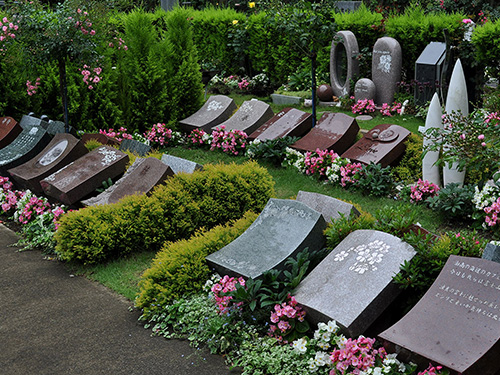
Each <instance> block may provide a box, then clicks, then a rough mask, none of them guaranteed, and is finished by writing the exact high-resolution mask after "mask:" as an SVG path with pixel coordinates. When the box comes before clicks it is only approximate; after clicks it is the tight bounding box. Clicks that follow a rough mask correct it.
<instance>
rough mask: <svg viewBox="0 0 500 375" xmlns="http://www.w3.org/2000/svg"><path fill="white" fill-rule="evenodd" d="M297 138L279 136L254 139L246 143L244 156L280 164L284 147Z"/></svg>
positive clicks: (283, 156) (283, 154) (284, 150)
mask: <svg viewBox="0 0 500 375" xmlns="http://www.w3.org/2000/svg"><path fill="white" fill-rule="evenodd" d="M298 140H299V138H298V137H281V138H276V139H268V140H265V141H260V140H258V139H256V140H254V141H252V142H250V143H249V144H248V146H247V152H246V156H248V157H249V158H251V159H265V160H267V161H269V162H271V163H273V164H274V165H280V164H281V163H282V162H283V160H284V158H285V156H286V148H287V147H288V146H290V145H291V144H293V143H295V142H297V141H298Z"/></svg>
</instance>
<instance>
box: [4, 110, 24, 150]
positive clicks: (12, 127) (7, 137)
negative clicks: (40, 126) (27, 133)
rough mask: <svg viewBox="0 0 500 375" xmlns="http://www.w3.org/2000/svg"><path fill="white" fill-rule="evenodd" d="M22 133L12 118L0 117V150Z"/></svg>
mask: <svg viewBox="0 0 500 375" xmlns="http://www.w3.org/2000/svg"><path fill="white" fill-rule="evenodd" d="M22 131H23V128H22V127H21V125H19V124H18V123H17V121H16V120H14V119H13V118H12V117H0V148H4V147H5V146H7V145H8V144H10V143H11V142H12V141H13V140H14V139H16V138H17V136H18V135H19V134H21V132H22Z"/></svg>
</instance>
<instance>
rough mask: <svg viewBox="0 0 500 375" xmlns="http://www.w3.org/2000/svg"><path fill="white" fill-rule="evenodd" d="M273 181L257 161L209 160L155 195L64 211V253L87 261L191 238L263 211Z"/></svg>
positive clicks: (60, 233)
mask: <svg viewBox="0 0 500 375" xmlns="http://www.w3.org/2000/svg"><path fill="white" fill-rule="evenodd" d="M273 184H274V181H273V180H272V177H271V176H270V175H269V174H268V172H267V170H266V169H264V168H262V167H260V166H259V165H258V164H257V163H256V162H248V163H245V164H243V165H236V164H227V165H222V164H219V165H206V166H205V170H204V171H201V172H195V173H193V174H179V175H176V176H175V177H173V178H171V179H169V180H168V181H167V183H166V184H165V185H162V186H159V187H157V188H156V189H155V190H154V191H153V193H152V194H151V195H150V196H145V195H133V196H130V197H126V198H124V199H122V200H121V201H120V202H118V203H115V204H111V205H106V206H97V207H87V208H84V209H81V210H79V211H73V212H70V213H68V214H67V215H64V218H63V219H62V220H61V225H60V227H59V229H58V230H57V232H56V234H55V239H56V242H57V245H56V252H57V253H58V254H59V255H60V257H61V259H63V260H67V261H77V262H81V263H84V264H92V263H97V262H102V261H105V260H107V259H110V258H114V257H118V256H123V255H125V254H128V253H131V252H136V251H141V250H150V251H156V250H158V249H159V248H160V247H161V246H162V245H163V244H164V243H165V242H166V241H175V240H179V239H183V238H189V237H190V236H191V235H192V234H193V233H195V232H196V230H197V229H199V228H202V227H203V228H205V229H210V228H213V227H214V226H216V225H220V224H224V223H227V222H228V221H230V220H235V219H238V218H240V217H242V215H243V214H244V213H245V212H247V211H249V210H251V211H254V212H260V210H261V209H262V208H263V207H264V206H265V204H266V202H267V201H268V200H269V198H270V197H271V196H272V195H273V193H274V189H273Z"/></svg>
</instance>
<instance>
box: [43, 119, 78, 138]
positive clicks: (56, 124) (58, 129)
mask: <svg viewBox="0 0 500 375" xmlns="http://www.w3.org/2000/svg"><path fill="white" fill-rule="evenodd" d="M68 130H69V134H71V135H73V136H75V137H76V130H75V128H73V127H72V126H70V127H69V129H68ZM47 133H49V134H50V135H52V136H54V135H56V134H59V133H66V125H65V124H64V122H62V121H54V120H49V126H48V127H47Z"/></svg>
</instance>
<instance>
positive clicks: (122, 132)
mask: <svg viewBox="0 0 500 375" xmlns="http://www.w3.org/2000/svg"><path fill="white" fill-rule="evenodd" d="M99 133H100V134H104V135H106V136H108V137H111V138H115V139H116V140H117V141H120V142H121V141H123V140H124V139H132V134H128V133H127V129H126V128H124V127H123V126H121V127H120V129H118V130H114V129H108V130H107V131H106V130H103V129H99Z"/></svg>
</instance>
